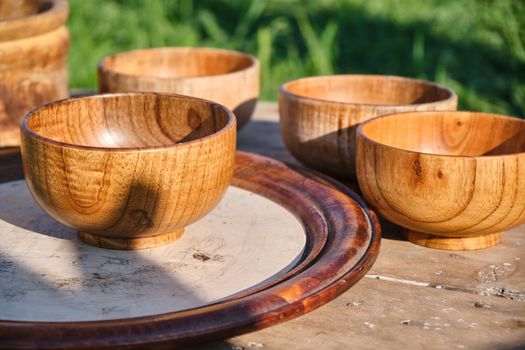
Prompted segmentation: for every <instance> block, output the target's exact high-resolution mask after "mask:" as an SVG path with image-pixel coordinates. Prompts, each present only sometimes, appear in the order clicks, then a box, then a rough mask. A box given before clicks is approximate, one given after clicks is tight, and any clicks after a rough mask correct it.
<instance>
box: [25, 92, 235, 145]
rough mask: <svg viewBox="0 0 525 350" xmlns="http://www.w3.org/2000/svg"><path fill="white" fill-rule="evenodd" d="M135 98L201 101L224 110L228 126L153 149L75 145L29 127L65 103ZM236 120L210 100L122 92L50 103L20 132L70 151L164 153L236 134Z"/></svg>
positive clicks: (28, 117)
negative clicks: (153, 97) (195, 137)
mask: <svg viewBox="0 0 525 350" xmlns="http://www.w3.org/2000/svg"><path fill="white" fill-rule="evenodd" d="M122 96H124V97H133V96H157V97H159V96H164V97H169V98H177V99H183V100H199V101H201V102H205V103H207V104H208V105H210V106H215V107H218V108H219V109H222V110H223V111H224V112H226V115H227V116H228V121H227V123H226V125H224V126H223V127H222V128H221V129H220V130H218V131H215V132H213V133H211V134H209V135H206V136H204V137H200V138H198V139H195V140H191V141H186V142H179V143H173V144H170V145H166V146H151V147H103V146H88V145H80V144H74V143H69V142H64V141H59V140H55V139H51V138H49V137H46V136H43V135H41V134H39V133H37V132H35V131H33V130H32V129H31V128H30V127H29V126H28V125H27V123H28V121H29V119H30V118H31V117H32V116H33V115H34V114H36V113H39V112H41V111H43V110H45V109H49V108H53V107H55V106H58V105H61V104H63V103H74V102H75V101H78V100H97V99H112V98H115V97H122ZM236 124H237V122H236V119H235V116H234V114H233V112H232V111H230V110H229V109H228V108H226V107H225V106H223V105H221V104H219V103H217V102H213V101H210V100H206V99H203V98H197V97H192V96H186V95H180V94H173V93H157V92H121V93H112V94H96V95H90V96H83V97H73V98H66V99H62V100H57V101H53V102H50V103H46V104H44V105H42V106H40V107H38V108H35V109H33V110H32V111H30V112H28V113H27V114H26V115H25V116H24V118H23V119H22V121H21V123H20V132H21V133H24V134H26V135H27V136H28V137H30V138H33V139H36V140H38V141H39V142H43V143H47V144H51V145H54V146H58V147H63V148H70V149H77V150H88V151H102V152H149V151H162V150H169V149H175V148H180V147H186V146H189V145H192V144H196V143H202V142H208V141H210V140H213V139H216V138H219V137H220V136H222V135H223V134H226V133H228V132H232V130H233V132H234V133H236Z"/></svg>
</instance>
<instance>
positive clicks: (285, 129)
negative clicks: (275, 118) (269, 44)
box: [279, 75, 457, 180]
mask: <svg viewBox="0 0 525 350" xmlns="http://www.w3.org/2000/svg"><path fill="white" fill-rule="evenodd" d="M456 107H457V96H456V94H455V93H454V92H453V91H452V90H450V89H448V88H446V87H444V86H441V85H438V84H434V83H431V82H427V81H423V80H416V79H409V78H402V77H395V76H381V75H333V76H320V77H309V78H303V79H298V80H294V81H290V82H288V83H286V84H284V85H282V86H281V88H280V94H279V115H280V124H281V133H282V136H283V139H284V143H285V144H286V147H287V148H288V150H289V151H290V153H292V155H293V156H294V157H295V158H297V159H298V160H299V161H300V162H301V163H303V164H305V165H306V166H308V167H310V168H313V169H316V170H318V171H321V172H323V173H326V174H329V175H332V176H335V177H338V178H344V179H350V180H355V178H356V177H355V176H356V173H355V129H356V127H357V126H358V125H359V123H361V122H363V121H365V120H368V119H371V118H374V117H376V116H379V115H383V114H389V113H394V112H402V111H427V110H455V109H456Z"/></svg>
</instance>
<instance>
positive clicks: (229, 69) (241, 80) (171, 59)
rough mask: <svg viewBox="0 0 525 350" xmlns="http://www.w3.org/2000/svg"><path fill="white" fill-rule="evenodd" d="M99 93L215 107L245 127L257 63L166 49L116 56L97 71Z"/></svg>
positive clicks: (205, 51) (206, 51)
mask: <svg viewBox="0 0 525 350" xmlns="http://www.w3.org/2000/svg"><path fill="white" fill-rule="evenodd" d="M98 77H99V91H100V92H102V93H106V92H128V91H155V92H168V93H178V94H182V95H189V96H195V97H200V98H204V99H207V100H211V101H216V102H218V103H220V104H222V105H224V106H226V107H227V108H229V109H231V110H232V111H233V112H234V114H235V116H236V117H237V127H238V128H241V127H242V126H243V125H244V124H246V123H247V122H248V121H249V119H250V117H251V115H252V113H253V110H254V108H255V104H256V102H257V98H258V97H259V61H258V60H257V59H256V58H255V57H253V56H251V55H248V54H245V53H242V52H236V51H230V50H222V49H212V48H189V47H178V48H175V47H170V48H168V47H166V48H155V49H143V50H135V51H128V52H122V53H118V54H116V55H113V56H109V57H106V58H104V59H103V60H102V61H101V62H100V65H99V68H98Z"/></svg>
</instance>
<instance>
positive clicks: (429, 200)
mask: <svg viewBox="0 0 525 350" xmlns="http://www.w3.org/2000/svg"><path fill="white" fill-rule="evenodd" d="M357 177H358V180H359V187H360V188H361V190H362V191H363V194H364V196H365V198H366V200H367V201H368V203H370V204H371V205H372V206H373V207H374V208H376V209H377V211H378V212H379V213H380V214H381V215H383V216H384V217H385V218H386V219H388V220H390V221H392V222H394V223H396V224H398V225H400V226H403V227H405V228H407V229H408V231H407V238H408V240H410V241H411V242H413V243H416V244H419V245H423V246H426V247H432V248H439V249H451V250H474V249H481V248H487V247H490V246H493V245H496V244H498V243H499V242H500V240H501V232H502V231H505V230H508V229H510V228H512V227H515V226H518V225H520V224H522V223H524V222H525V120H521V119H518V118H512V117H505V116H499V115H494V114H487V113H476V112H413V113H398V114H392V115H389V116H384V117H379V118H377V119H374V120H370V121H368V122H366V123H364V124H362V125H361V126H360V127H359V128H358V130H357Z"/></svg>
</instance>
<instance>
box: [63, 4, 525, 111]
mask: <svg viewBox="0 0 525 350" xmlns="http://www.w3.org/2000/svg"><path fill="white" fill-rule="evenodd" d="M70 5H71V15H70V20H69V28H70V30H71V34H72V47H71V51H70V56H69V68H70V69H69V71H70V81H71V85H72V86H73V87H77V88H95V87H96V66H97V64H98V61H99V60H100V59H101V58H102V57H104V56H106V55H108V54H111V53H115V52H118V51H123V50H130V49H135V48H142V47H156V46H184V45H186V46H211V47H223V48H230V49H236V50H242V51H247V52H250V53H252V54H254V55H256V56H257V57H258V58H259V59H260V61H261V70H262V72H261V74H262V76H261V78H262V91H261V95H262V96H261V97H262V98H263V99H275V98H276V93H277V89H278V86H279V85H280V84H281V83H283V82H285V81H287V80H290V79H294V78H298V77H302V76H309V75H319V74H332V73H374V74H396V75H404V76H412V77H417V78H421V79H428V80H433V81H437V82H439V83H442V84H445V85H448V86H449V87H451V88H453V89H454V90H456V92H457V93H458V94H459V98H460V108H462V109H469V110H480V111H487V112H496V113H503V114H510V115H517V116H521V117H523V116H524V115H525V1H521V0H519V1H518V0H403V1H399V0H370V1H365V0H339V1H336V0H317V1H315V0H312V1H304V0H302V1H300V0H267V1H264V0H257V1H245V0H229V1H226V0H199V1H191V0H180V1H175V0H147V1H146V0H70Z"/></svg>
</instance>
